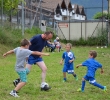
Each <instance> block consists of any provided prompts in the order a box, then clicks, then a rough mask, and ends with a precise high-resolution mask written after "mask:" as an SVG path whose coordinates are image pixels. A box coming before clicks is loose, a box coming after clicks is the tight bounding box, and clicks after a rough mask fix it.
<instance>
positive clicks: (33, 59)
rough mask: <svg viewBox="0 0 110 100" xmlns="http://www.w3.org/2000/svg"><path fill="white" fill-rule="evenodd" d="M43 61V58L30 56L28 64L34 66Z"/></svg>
mask: <svg viewBox="0 0 110 100" xmlns="http://www.w3.org/2000/svg"><path fill="white" fill-rule="evenodd" d="M41 61H43V59H42V58H41V57H38V58H35V57H33V56H29V58H28V64H30V65H33V64H36V63H37V62H41Z"/></svg>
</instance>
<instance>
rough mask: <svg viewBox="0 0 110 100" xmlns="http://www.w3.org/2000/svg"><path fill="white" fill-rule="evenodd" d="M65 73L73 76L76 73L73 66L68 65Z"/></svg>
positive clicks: (64, 68) (64, 70) (65, 66)
mask: <svg viewBox="0 0 110 100" xmlns="http://www.w3.org/2000/svg"><path fill="white" fill-rule="evenodd" d="M63 72H67V73H68V74H73V73H74V69H73V65H68V66H67V65H64V67H63Z"/></svg>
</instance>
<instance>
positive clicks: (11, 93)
mask: <svg viewBox="0 0 110 100" xmlns="http://www.w3.org/2000/svg"><path fill="white" fill-rule="evenodd" d="M10 95H11V96H14V97H19V96H18V95H17V93H16V92H15V93H14V92H13V90H12V91H11V92H10Z"/></svg>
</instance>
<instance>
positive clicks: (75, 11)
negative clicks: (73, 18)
mask: <svg viewBox="0 0 110 100" xmlns="http://www.w3.org/2000/svg"><path fill="white" fill-rule="evenodd" d="M73 6H74V7H73V10H74V13H76V14H79V13H80V12H79V6H78V5H77V4H73Z"/></svg>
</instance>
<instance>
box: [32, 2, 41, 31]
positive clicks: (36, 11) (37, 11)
mask: <svg viewBox="0 0 110 100" xmlns="http://www.w3.org/2000/svg"><path fill="white" fill-rule="evenodd" d="M41 1H42V0H40V1H39V5H38V8H37V9H36V14H35V15H34V19H33V21H32V24H31V29H32V27H33V25H34V22H35V18H36V16H37V12H38V9H39V6H40V5H41Z"/></svg>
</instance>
